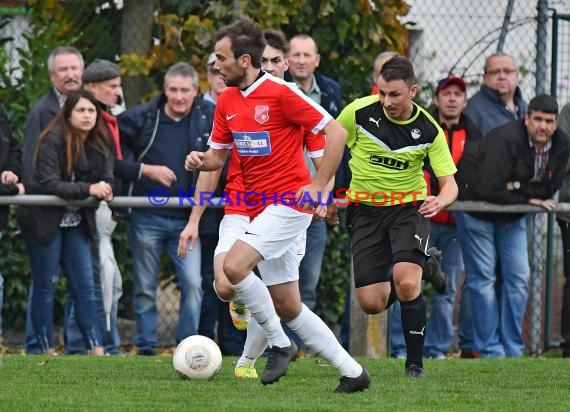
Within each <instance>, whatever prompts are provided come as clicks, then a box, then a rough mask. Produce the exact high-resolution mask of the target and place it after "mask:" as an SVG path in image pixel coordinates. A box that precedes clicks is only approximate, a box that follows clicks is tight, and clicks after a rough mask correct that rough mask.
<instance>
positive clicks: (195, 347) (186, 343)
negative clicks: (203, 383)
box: [172, 335, 222, 379]
mask: <svg viewBox="0 0 570 412" xmlns="http://www.w3.org/2000/svg"><path fill="white" fill-rule="evenodd" d="M172 364H173V366H174V369H175V370H176V372H178V374H179V375H180V377H182V378H184V379H212V378H213V377H214V376H216V374H217V373H218V372H219V371H220V368H221V367H222V352H221V351H220V348H219V347H218V345H216V342H214V341H213V340H212V339H210V338H208V337H206V336H202V335H194V336H189V337H187V338H186V339H184V340H183V341H182V342H180V344H179V345H178V346H177V347H176V350H175V351H174V356H173V358H172Z"/></svg>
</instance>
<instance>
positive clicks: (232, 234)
mask: <svg viewBox="0 0 570 412" xmlns="http://www.w3.org/2000/svg"><path fill="white" fill-rule="evenodd" d="M248 225H249V217H248V216H243V215H224V218H223V219H222V221H221V222H220V229H219V233H218V234H219V239H218V245H217V246H216V250H215V251H214V257H216V256H218V255H219V254H220V253H227V252H228V250H230V248H231V247H232V245H233V244H234V243H235V242H236V240H238V239H239V237H240V236H241V235H243V233H244V232H245V229H246V228H247V226H248Z"/></svg>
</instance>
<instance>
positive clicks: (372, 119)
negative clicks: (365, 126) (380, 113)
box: [368, 117, 382, 128]
mask: <svg viewBox="0 0 570 412" xmlns="http://www.w3.org/2000/svg"><path fill="white" fill-rule="evenodd" d="M368 120H369V121H371V122H372V123H374V124H375V125H376V127H378V128H379V127H380V125H379V124H378V123H380V120H382V118H381V117H379V118H378V120H374V118H373V117H369V118H368Z"/></svg>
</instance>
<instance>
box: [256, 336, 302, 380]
mask: <svg viewBox="0 0 570 412" xmlns="http://www.w3.org/2000/svg"><path fill="white" fill-rule="evenodd" d="M298 351H299V348H298V347H297V345H296V344H295V342H293V341H291V345H289V346H287V347H285V348H279V347H277V346H273V347H271V348H268V349H267V352H268V353H269V354H268V356H267V364H266V365H265V370H264V371H263V373H262V374H261V383H263V384H264V385H267V384H272V383H273V382H277V381H278V380H279V379H280V378H281V377H282V376H285V375H286V374H287V368H288V367H289V364H290V363H291V362H292V361H293V360H294V359H295V357H296V356H297V352H298Z"/></svg>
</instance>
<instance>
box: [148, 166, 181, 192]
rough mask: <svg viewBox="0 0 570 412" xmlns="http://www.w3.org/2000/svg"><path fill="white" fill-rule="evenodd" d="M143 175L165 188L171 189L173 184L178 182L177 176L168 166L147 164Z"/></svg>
mask: <svg viewBox="0 0 570 412" xmlns="http://www.w3.org/2000/svg"><path fill="white" fill-rule="evenodd" d="M142 175H143V176H144V177H146V178H147V179H150V180H152V181H154V182H157V183H160V184H161V185H162V186H164V187H170V186H172V183H174V182H176V174H175V173H174V172H173V171H172V169H170V168H169V167H168V166H162V165H147V164H145V165H143V170H142Z"/></svg>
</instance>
